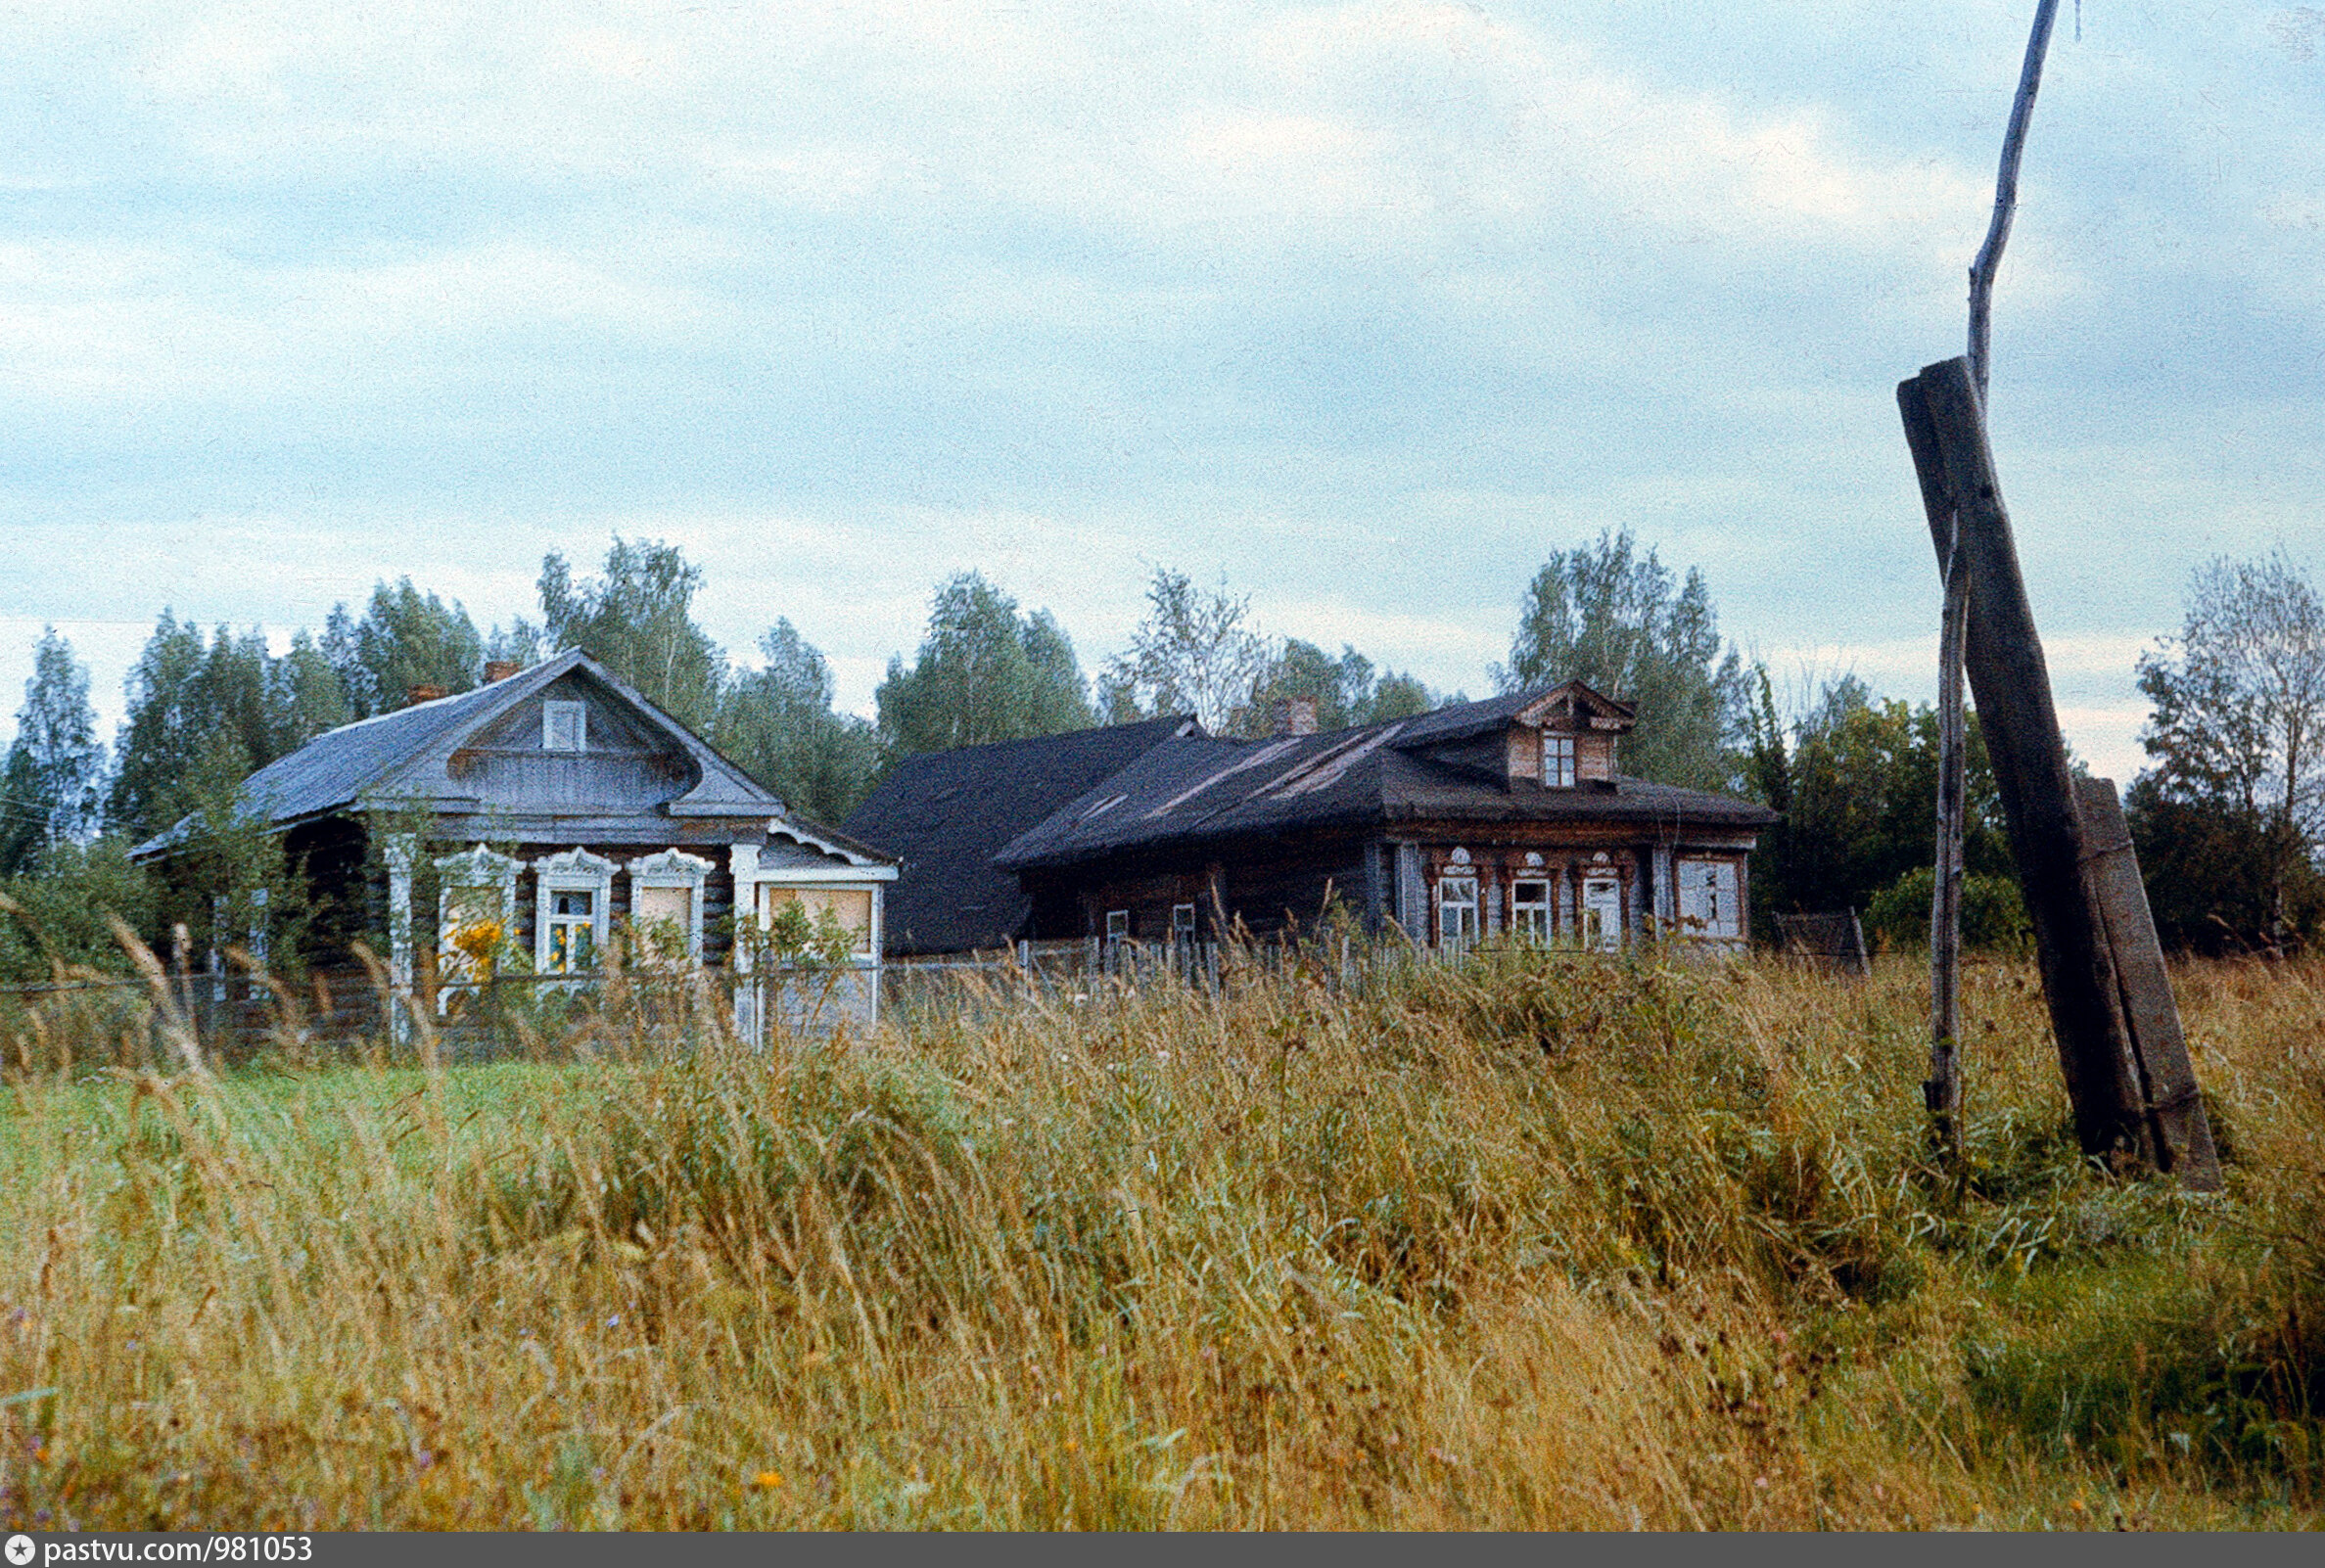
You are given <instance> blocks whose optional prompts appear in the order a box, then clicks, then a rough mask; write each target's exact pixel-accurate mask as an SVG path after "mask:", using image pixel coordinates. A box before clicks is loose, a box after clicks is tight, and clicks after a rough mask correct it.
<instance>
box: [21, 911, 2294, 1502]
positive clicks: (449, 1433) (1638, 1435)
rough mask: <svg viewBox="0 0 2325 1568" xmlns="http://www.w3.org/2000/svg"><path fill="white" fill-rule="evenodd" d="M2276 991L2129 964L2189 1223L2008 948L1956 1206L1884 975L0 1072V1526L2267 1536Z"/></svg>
mask: <svg viewBox="0 0 2325 1568" xmlns="http://www.w3.org/2000/svg"><path fill="white" fill-rule="evenodd" d="M2321 981H2325V966H2315V965H2291V966H2279V967H2276V968H2256V967H2255V968H2228V967H2207V968H2200V969H2195V970H2190V971H2188V972H2186V973H2184V974H2183V975H2182V977H2181V982H2182V995H2183V999H2184V1002H2185V1004H2186V1006H2187V1009H2188V1013H2189V1020H2190V1025H2191V1032H2192V1035H2193V1037H2194V1039H2195V1041H2196V1046H2197V1053H2198V1058H2199V1065H2200V1070H2201V1072H2202V1073H2203V1075H2204V1077H2205V1079H2206V1082H2207V1085H2208V1088H2209V1092H2210V1093H2211V1095H2212V1098H2213V1103H2214V1115H2215V1119H2216V1125H2217V1126H2218V1128H2219V1130H2220V1131H2221V1135H2222V1142H2223V1145H2224V1147H2225V1148H2226V1149H2227V1150H2228V1152H2229V1158H2230V1165H2229V1171H2230V1190H2229V1193H2228V1195H2227V1196H2226V1197H2225V1198H2224V1199H2216V1200H2206V1199H2197V1198H2190V1197H2186V1196H2183V1195H2181V1194H2179V1193H2177V1192H2176V1191H2173V1190H2171V1189H2170V1188H2169V1187H2168V1186H2164V1185H2160V1184H2156V1185H2121V1184H2116V1183H2111V1182H2110V1181H2108V1180H2106V1179H2104V1178H2102V1177H2101V1176H2098V1175H2096V1174H2094V1173H2092V1172H2091V1171H2089V1170H2088V1169H2086V1168H2085V1167H2084V1166H2083V1164H2082V1163H2081V1162H2080V1161H2079V1160H2078V1159H2077V1158H2076V1157H2075V1154H2074V1150H2073V1145H2072V1139H2071V1134H2070V1132H2069V1129H2068V1124H2067V1115H2066V1107H2065V1104H2064V1102H2063V1099H2062V1097H2061V1095H2060V1094H2059V1092H2058V1091H2057V1088H2056V1083H2057V1069H2056V1066H2055V1063H2054V1062H2053V1060H2052V1058H2051V1055H2050V1049H2049V1046H2048V1043H2047V1036H2046V1034H2045V1032H2044V1027H2043V1020H2042V1011H2041V1005H2040V999H2039V996H2038V995H2037V993H2036V992H2035V989H2034V985H2033V981H2032V978H2031V975H2030V973H2029V972H2028V971H2026V970H2025V969H2023V968H2021V967H2015V966H2002V967H1992V968H1979V969H1976V970H1974V971H1973V973H1972V976H1971V980H1970V985H1969V986H1968V988H1967V989H1968V996H1967V1000H1966V1007H1967V1016H1968V1019H1969V1021H1970V1022H1969V1027H1970V1029H1971V1030H1972V1032H1973V1034H1974V1038H1975V1039H1976V1048H1975V1050H1974V1052H1973V1056H1972V1060H1973V1079H1972V1090H1971V1103H1970V1121H1969V1134H1970V1147H1971V1151H1972V1157H1973V1162H1974V1167H1973V1172H1972V1179H1971V1181H1970V1184H1969V1190H1968V1191H1967V1193H1965V1194H1963V1195H1961V1197H1960V1198H1959V1200H1958V1201H1957V1199H1956V1197H1955V1195H1954V1193H1953V1191H1952V1189H1951V1187H1950V1185H1949V1183H1948V1182H1946V1181H1945V1180H1944V1179H1942V1177H1941V1176H1940V1175H1939V1173H1937V1172H1935V1171H1934V1170H1933V1169H1931V1167H1930V1164H1929V1162H1928V1159H1927V1156H1926V1151H1925V1146H1924V1142H1923V1136H1924V1135H1923V1130H1922V1127H1921V1119H1920V1113H1919V1094H1918V1089H1917V1081H1918V1079H1919V1077H1920V1072H1921V1062H1922V1056H1923V1045H1922V1036H1921V1030H1922V1024H1921V1017H1922V1007H1923V992H1922V984H1921V981H1920V979H1919V977H1918V974H1917V972H1916V971H1914V970H1913V969H1912V968H1911V967H1910V966H1907V965H1904V964H1902V963H1900V964H1898V965H1896V966H1894V967H1884V968H1883V970H1882V971H1881V972H1880V973H1879V974H1877V976H1876V977H1875V978H1874V979H1873V980H1872V981H1871V982H1870V983H1865V984H1857V983H1850V982H1838V981H1831V980H1824V979H1818V978H1815V977H1810V976H1804V975H1800V974H1796V973H1792V972H1790V971H1787V970H1785V969H1782V968H1779V967H1776V966H1773V965H1763V964H1756V963H1747V964H1737V965H1730V966H1726V967H1720V968H1690V967H1684V966H1679V967H1666V966H1661V965H1657V964H1654V963H1652V962H1602V961H1598V960H1585V959H1582V958H1580V957H1577V956H1573V955H1543V954H1530V955H1488V956H1485V957H1481V958H1479V959H1477V960H1476V961H1474V962H1472V963H1471V964H1469V965H1468V966H1466V967H1465V968H1461V969H1438V968H1418V969H1414V970H1411V971H1406V972H1402V973H1395V972H1383V973H1381V974H1380V975H1378V976H1377V977H1375V978H1374V979H1373V980H1372V981H1371V982H1369V983H1368V984H1366V985H1364V986H1362V987H1359V988H1357V989H1355V990H1354V991H1353V992H1342V991H1338V990H1335V989H1332V988H1329V987H1327V986H1325V984H1323V983H1322V982H1321V981H1320V980H1319V979H1318V978H1316V977H1312V976H1308V975H1305V974H1302V973H1299V972H1296V971H1295V972H1293V973H1291V974H1288V975H1285V976H1282V977H1279V978H1274V979H1266V980H1252V981H1249V982H1247V983H1245V984H1243V985H1240V986H1238V987H1236V988H1235V989H1234V991H1233V992H1232V994H1231V995H1229V996H1226V997H1223V998H1215V997H1210V996H1206V995H1201V994H1193V993H1188V992H1182V991H1178V990H1175V989H1172V988H1168V987H1164V988H1159V989H1154V988H1150V989H1148V990H1146V991H1144V992H1138V993H1132V994H1124V995H1119V996H1114V997H1105V996H1100V997H1095V998H1091V999H1088V1000H1086V1001H1084V1002H1081V1003H1079V1004H1077V1003H1075V1002H1074V1001H1073V1000H1072V999H1071V998H1068V997H1056V998H1048V999H1043V998H1031V999H1013V998H1008V997H1001V996H993V997H988V998H986V1001H985V1004H984V1005H982V1006H980V1007H978V1008H975V1009H972V1010H969V1011H966V1012H960V1013H955V1014H951V1015H947V1016H944V1017H939V1018H935V1019H924V1020H922V1021H919V1022H917V1023H914V1024H912V1025H911V1026H910V1027H903V1026H891V1027H888V1028H886V1029H883V1030H882V1031H880V1032H878V1033H875V1034H872V1035H869V1036H853V1037H851V1036H848V1035H845V1034H843V1035H841V1036H839V1037H837V1038H831V1039H828V1040H820V1041H818V1040H806V1039H794V1040H788V1041H785V1042H783V1043H782V1044H781V1045H780V1046H779V1047H778V1048H777V1049H775V1050H774V1051H772V1052H771V1053H768V1054H764V1055H763V1054H757V1053H753V1052H750V1051H746V1050H743V1049H740V1048H738V1047H737V1046H736V1045H735V1044H734V1043H733V1042H732V1041H731V1040H728V1039H725V1038H721V1035H720V1033H719V1031H718V1030H717V1029H716V1028H715V1027H712V1026H711V1025H709V1024H707V1023H706V1021H705V1020H704V1019H703V1018H700V1017H695V1018H691V1019H689V1018H686V1017H684V1016H683V1009H679V1010H677V1011H675V1012H674V1011H673V1010H672V1009H670V1008H667V1007H665V1008H660V1009H655V1008H647V1007H642V1006H641V1007H633V1008H631V1009H629V1010H628V1011H627V1012H624V1011H622V1010H619V1009H617V1010H616V1011H615V1012H614V1013H613V1014H611V1015H609V1016H608V1017H605V1018H601V1019H600V1020H598V1021H597V1023H596V1024H595V1025H594V1026H593V1029H592V1032H591V1033H590V1035H589V1037H588V1038H589V1039H590V1040H591V1041H592V1043H591V1045H590V1047H589V1049H588V1051H587V1052H586V1053H585V1054H584V1055H582V1056H581V1059H580V1060H577V1061H573V1062H570V1063H568V1064H565V1065H554V1066H550V1065H538V1064H506V1065H497V1066H481V1067H466V1068H453V1069H446V1068H442V1067H441V1066H440V1067H436V1068H434V1069H415V1068H412V1067H409V1066H387V1065H381V1064H380V1063H379V1062H378V1061H376V1060H375V1061H374V1062H372V1063H371V1064H370V1065H353V1066H349V1065H341V1066H336V1067H311V1066H302V1067H297V1068H293V1067H287V1066H281V1065H278V1066H275V1067H272V1068H267V1067H257V1068H246V1069H242V1070H238V1071H235V1072H232V1073H219V1072H215V1071H212V1070H209V1069H208V1068H206V1067H202V1066H200V1065H199V1064H198V1063H196V1062H195V1061H193V1060H192V1059H191V1058H189V1059H188V1060H185V1061H182V1062H180V1063H178V1064H177V1065H176V1066H175V1068H174V1070H171V1071H167V1072H164V1071H161V1070H158V1069H156V1068H153V1067H148V1068H145V1069H126V1068H121V1067H107V1068H103V1069H99V1070H90V1069H88V1068H85V1067H84V1068H77V1069H74V1070H71V1071H69V1072H68V1071H54V1070H37V1068H36V1065H35V1067H34V1069H33V1070H27V1069H26V1067H25V1066H22V1065H21V1066H20V1068H19V1070H18V1072H17V1073H16V1076H15V1078H14V1080H13V1082H12V1083H11V1084H9V1085H8V1087H7V1089H6V1092H5V1099H4V1101H0V1103H4V1106H5V1111H4V1120H0V1163H4V1164H5V1167H6V1176H7V1179H6V1185H5V1195H4V1196H0V1400H6V1401H7V1403H5V1404H0V1516H5V1522H6V1523H7V1524H9V1525H11V1526H15V1525H24V1526H29V1527H34V1528H39V1527H44V1526H45V1527H50V1528H56V1527H61V1526H62V1525H63V1524H65V1523H66V1522H69V1521H70V1522H71V1523H75V1524H77V1525H79V1526H80V1527H82V1528H95V1527H141V1528H170V1529H185V1528H196V1527H205V1528H228V1527H232V1528H243V1529H250V1528H297V1529H306V1528H331V1527H341V1528H348V1527H356V1528H361V1527H392V1528H427V1527H509V1526H520V1527H522V1526H535V1525H537V1526H540V1527H543V1528H550V1527H597V1526H603V1527H662V1528H668V1527H729V1526H731V1527H779V1526H821V1527H832V1526H840V1527H846V1526H972V1527H975V1526H1008V1527H1025V1526H1031V1527H1053V1528H1087V1529H1101V1528H1152V1527H1172V1526H1178V1527H1200V1528H1211V1527H1259V1528H1317V1527H1327V1528H1328V1527H1371V1526H1396V1527H1420V1528H1429V1527H1438V1526H1468V1527H1560V1526H1584V1527H1624V1526H1634V1525H1638V1526H1647V1527H1656V1528H1665V1527H1677V1528H1693V1527H1712V1528H1730V1527H1777V1528H1785V1527H1894V1526H1920V1525H1973V1524H1981V1523H1983V1524H1997V1525H2040V1524H2055V1525H2061V1526H2075V1525H2095V1526H2104V1525H2112V1524H2115V1523H2116V1522H2118V1520H2119V1521H2120V1522H2122V1523H2126V1524H2133V1525H2148V1524H2154V1525H2172V1526H2183V1527H2185V1526H2210V1525H2225V1524H2260V1525H2288V1524H2293V1525H2298V1524H2313V1523H2314V1522H2316V1514H2315V1512H2314V1511H2313V1510H2314V1509H2315V1506H2316V1499H2317V1486H2318V1482H2319V1480H2320V1478H2321V1473H2325V1470H2321V1465H2320V1454H2319V1451H2318V1449H2317V1447H2316V1443H2317V1437H2318V1433H2319V1430H2320V1429H2319V1425H2318V1422H2317V1419H2316V1417H2317V1414H2318V1401H2319V1399H2320V1395H2321V1393H2325V1390H2321V1387H2320V1348H2319V1345H2318V1343H2317V1339H2316V1334H2317V1330H2316V1329H2315V1328H2314V1327H2313V1326H2312V1325H2313V1324H2315V1323H2316V1322H2317V1321H2318V1320H2319V1319H2318V1317H2317V1315H2316V1314H2318V1312H2319V1311H2320V1310H2321V1309H2325V1286H2321V1284H2320V1269H2319V1242H2318V1236H2319V1232H2320V1230H2321V1229H2325V1226H2321V1225H2320V1224H2319V1220H2320V1218H2321V1217H2320V1216H2319V1214H2318V1199H2317V1193H2318V1190H2319V1179H2318V1178H2319V1176H2320V1175H2325V1131H2321V1130H2320V1129H2321V1128H2325V1055H2321V1054H2320V1047H2319V1044H2318V1040H2319V1036H2320V1026H2321V1025H2325V1004H2321V1002H2320V997H2319V985H2320V982H2321ZM54 1034H55V1030H54V1029H53V1028H52V1030H51V1037H52V1038H47V1039H45V1040H44V1041H43V1042H42V1045H43V1048H49V1049H53V1048H55V1047H56V1046H57V1045H58V1044H59V1043H60V1042H59V1041H58V1040H57V1039H56V1038H53V1037H54ZM685 1041H691V1043H686V1042H685ZM91 1043H92V1044H94V1043H97V1042H91ZM101 1054H103V1053H102V1052H99V1051H96V1050H94V1049H83V1050H81V1051H80V1052H79V1053H78V1058H77V1059H78V1060H80V1061H83V1062H87V1061H90V1060H93V1059H95V1058H96V1057H97V1056H98V1055H101ZM37 1060H38V1059H37V1058H36V1057H35V1056H34V1054H33V1052H32V1051H31V1049H30V1048H29V1047H28V1046H24V1047H23V1049H22V1054H21V1056H20V1062H21V1063H23V1064H36V1062H37Z"/></svg>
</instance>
